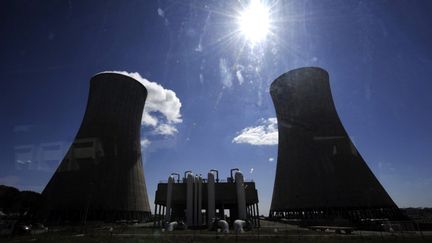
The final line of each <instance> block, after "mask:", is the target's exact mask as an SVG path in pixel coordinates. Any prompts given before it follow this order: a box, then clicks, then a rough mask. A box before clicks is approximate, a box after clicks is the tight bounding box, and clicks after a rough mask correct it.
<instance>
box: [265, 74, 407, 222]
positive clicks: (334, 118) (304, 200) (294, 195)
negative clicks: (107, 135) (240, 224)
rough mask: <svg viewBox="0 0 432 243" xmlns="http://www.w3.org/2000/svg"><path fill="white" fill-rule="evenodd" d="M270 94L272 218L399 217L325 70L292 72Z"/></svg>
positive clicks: (283, 77)
mask: <svg viewBox="0 0 432 243" xmlns="http://www.w3.org/2000/svg"><path fill="white" fill-rule="evenodd" d="M270 94H271V96H272V99H273V103H274V105H275V109H276V115H277V120H278V130H279V147H278V162H277V169H276V178H275V183H274V189H273V198H272V203H271V209H270V216H271V217H285V218H335V217H344V218H349V219H352V220H359V219H361V218H366V217H367V218H383V217H386V218H394V217H399V209H398V208H397V206H396V205H395V203H394V202H393V200H392V199H391V198H390V196H389V195H388V194H387V192H386V191H385V190H384V188H383V187H382V186H381V184H380V183H379V182H378V180H377V179H376V177H375V176H374V175H373V173H372V171H371V170H370V169H369V167H368V166H367V164H366V163H365V161H364V160H363V158H362V157H361V155H360V154H359V153H358V151H357V150H356V148H355V147H354V145H353V144H352V142H351V140H350V138H349V137H348V135H347V133H346V131H345V129H344V127H343V125H342V123H341V121H340V120H339V117H338V114H337V112H336V108H335V106H334V103H333V99H332V95H331V91H330V84H329V76H328V73H327V72H326V71H325V70H323V69H320V68H315V67H307V68H300V69H295V70H292V71H290V72H287V73H285V74H283V75H281V76H280V77H278V78H277V79H276V80H275V81H274V82H273V83H272V84H271V87H270Z"/></svg>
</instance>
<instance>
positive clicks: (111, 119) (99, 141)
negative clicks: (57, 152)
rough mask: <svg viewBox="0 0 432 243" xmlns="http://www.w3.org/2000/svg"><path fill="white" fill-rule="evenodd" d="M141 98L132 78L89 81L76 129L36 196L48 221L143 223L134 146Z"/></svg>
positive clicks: (144, 203) (144, 205)
mask: <svg viewBox="0 0 432 243" xmlns="http://www.w3.org/2000/svg"><path fill="white" fill-rule="evenodd" d="M146 98H147V90H146V88H145V87H144V85H142V84H141V83H140V82H138V81H137V80H135V79H134V78H132V77H129V76H126V75H122V74H119V73H107V72H105V73H99V74H97V75H95V76H94V77H93V78H92V79H91V81H90V92H89V98H88V102H87V108H86V111H85V115H84V118H83V121H82V123H81V127H80V129H79V131H78V133H77V135H76V137H75V140H74V141H73V143H72V145H71V146H70V148H69V150H68V152H67V154H66V155H65V157H64V158H63V160H62V161H61V163H60V165H59V167H58V168H57V170H56V172H55V174H54V175H53V177H52V178H51V180H50V181H49V183H48V184H47V186H46V187H45V189H44V190H43V192H42V196H43V197H44V199H45V202H46V207H45V214H46V216H47V218H48V220H49V221H51V222H63V221H74V222H76V221H78V222H86V221H87V220H97V221H115V220H140V221H141V220H146V219H148V218H149V216H150V215H151V210H150V206H149V202H148V197H147V189H146V184H145V179H144V171H143V165H142V160H141V145H140V129H141V119H142V113H143V109H144V103H145V100H146Z"/></svg>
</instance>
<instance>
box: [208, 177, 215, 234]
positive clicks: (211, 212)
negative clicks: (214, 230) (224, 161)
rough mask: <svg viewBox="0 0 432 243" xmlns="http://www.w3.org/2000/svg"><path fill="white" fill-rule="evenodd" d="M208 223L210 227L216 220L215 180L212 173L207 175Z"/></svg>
mask: <svg viewBox="0 0 432 243" xmlns="http://www.w3.org/2000/svg"><path fill="white" fill-rule="evenodd" d="M207 181H208V182H207V215H208V216H207V221H208V225H209V227H211V222H213V220H214V218H215V179H214V174H213V173H212V172H211V170H210V172H209V173H208V175H207Z"/></svg>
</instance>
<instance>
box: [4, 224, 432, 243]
mask: <svg viewBox="0 0 432 243" xmlns="http://www.w3.org/2000/svg"><path fill="white" fill-rule="evenodd" d="M149 226H150V225H102V226H101V225H99V226H96V225H93V226H87V227H57V228H55V227H51V228H50V231H49V232H47V233H43V234H38V235H25V236H13V237H12V236H9V237H2V238H0V242H2V243H9V242H10V243H11V242H47V243H51V242H53V243H54V242H55V243H69V242H82V243H96V242H97V243H99V242H107V243H110V242H120V243H123V242H124V243H132V242H136V243H153V242H158V243H171V242H197V243H201V242H203V243H213V242H215V243H216V242H218V243H221V242H244V243H271V242H275V243H279V242H280V243H282V242H284V243H285V242H288V243H289V242H292V243H296V242H318V243H320V242H323V243H325V242H339V243H342V242H350V243H357V242H359V243H360V242H383V243H385V242H389V243H390V242H396V243H398V242H413V243H416V242H422V243H423V242H432V232H429V233H430V234H428V233H426V234H423V235H422V234H419V232H400V233H388V232H372V231H354V232H353V233H352V234H336V233H335V232H317V231H314V230H309V229H306V228H302V227H298V226H295V225H288V224H280V223H273V222H262V226H263V227H262V228H260V229H259V230H257V229H255V230H253V231H249V232H246V233H243V234H235V233H232V232H231V233H229V234H223V233H218V232H215V231H208V230H205V229H204V230H179V231H174V232H163V231H162V230H161V229H159V228H157V229H156V228H151V227H149Z"/></svg>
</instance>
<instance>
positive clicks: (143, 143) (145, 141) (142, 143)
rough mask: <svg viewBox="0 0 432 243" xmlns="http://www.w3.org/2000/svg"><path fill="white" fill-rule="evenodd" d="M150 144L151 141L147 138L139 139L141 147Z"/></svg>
mask: <svg viewBox="0 0 432 243" xmlns="http://www.w3.org/2000/svg"><path fill="white" fill-rule="evenodd" d="M150 144H151V141H150V140H148V139H147V138H144V139H141V148H147V147H148V146H149V145H150Z"/></svg>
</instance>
